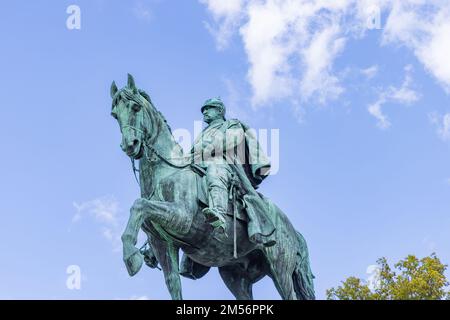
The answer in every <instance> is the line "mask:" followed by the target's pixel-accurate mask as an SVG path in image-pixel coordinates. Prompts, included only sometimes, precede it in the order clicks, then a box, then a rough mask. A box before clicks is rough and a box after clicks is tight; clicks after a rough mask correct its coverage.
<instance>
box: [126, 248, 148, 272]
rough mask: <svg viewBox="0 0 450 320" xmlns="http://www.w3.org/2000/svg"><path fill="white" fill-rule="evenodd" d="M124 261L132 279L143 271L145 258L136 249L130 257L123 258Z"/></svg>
mask: <svg viewBox="0 0 450 320" xmlns="http://www.w3.org/2000/svg"><path fill="white" fill-rule="evenodd" d="M123 261H124V262H125V266H126V267H127V271H128V274H129V275H130V277H132V276H134V275H135V274H136V273H138V272H139V270H141V267H142V264H143V263H144V256H143V255H142V254H141V253H140V252H139V250H137V249H136V251H135V252H133V253H132V254H131V255H130V256H128V257H126V258H123Z"/></svg>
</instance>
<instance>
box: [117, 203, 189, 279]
mask: <svg viewBox="0 0 450 320" xmlns="http://www.w3.org/2000/svg"><path fill="white" fill-rule="evenodd" d="M146 219H150V220H151V221H153V222H155V223H157V224H159V225H160V226H162V227H163V228H165V229H167V230H171V231H172V232H175V233H186V232H187V231H188V229H189V219H188V216H187V215H186V208H185V207H184V206H183V205H180V204H178V203H175V202H165V201H154V200H147V199H144V198H140V199H137V200H136V201H135V202H134V204H133V206H132V207H131V209H130V217H129V219H128V223H127V226H126V228H125V231H124V232H123V234H122V244H123V260H124V262H125V266H126V267H127V271H128V274H129V275H130V276H134V275H135V274H136V273H137V272H138V271H139V270H140V269H141V267H142V264H143V262H144V257H143V256H142V254H141V253H140V252H139V249H138V248H136V243H137V237H138V233H139V230H140V229H141V226H142V224H143V223H144V221H145V220H146Z"/></svg>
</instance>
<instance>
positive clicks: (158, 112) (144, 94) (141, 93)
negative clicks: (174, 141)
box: [139, 89, 172, 133]
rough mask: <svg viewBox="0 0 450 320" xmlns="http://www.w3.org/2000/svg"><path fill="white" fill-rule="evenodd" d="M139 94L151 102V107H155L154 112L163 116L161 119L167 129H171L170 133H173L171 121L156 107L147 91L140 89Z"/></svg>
mask: <svg viewBox="0 0 450 320" xmlns="http://www.w3.org/2000/svg"><path fill="white" fill-rule="evenodd" d="M139 94H140V95H141V96H142V97H143V98H144V99H145V100H146V101H147V102H148V103H149V104H150V106H151V108H152V109H153V111H154V112H156V114H157V115H158V116H159V117H160V118H161V121H162V122H163V123H164V125H165V126H166V127H167V129H168V130H169V132H170V133H172V129H171V128H170V125H169V123H168V122H167V120H166V118H165V117H164V115H163V114H162V113H161V111H159V110H157V109H156V108H155V106H154V105H153V102H152V99H150V96H149V95H148V93H147V92H145V91H144V90H141V89H139Z"/></svg>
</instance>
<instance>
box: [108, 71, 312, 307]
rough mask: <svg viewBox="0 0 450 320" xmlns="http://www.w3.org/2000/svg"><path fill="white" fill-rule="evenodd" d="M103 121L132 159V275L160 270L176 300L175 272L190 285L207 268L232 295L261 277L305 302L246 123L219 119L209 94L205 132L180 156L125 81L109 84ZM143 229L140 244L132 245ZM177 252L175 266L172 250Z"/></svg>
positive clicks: (306, 273)
mask: <svg viewBox="0 0 450 320" xmlns="http://www.w3.org/2000/svg"><path fill="white" fill-rule="evenodd" d="M111 97H112V99H113V101H112V109H111V115H112V116H113V117H114V118H116V119H117V122H118V124H119V127H120V130H121V133H122V141H121V148H122V150H123V151H124V152H125V153H126V155H127V156H129V157H130V158H131V159H132V162H133V169H134V161H135V160H139V185H140V189H141V197H140V198H138V199H137V200H136V201H135V202H134V204H133V206H132V207H131V209H130V217H129V220H128V223H127V226H126V228H125V231H124V233H123V235H122V242H123V259H124V262H125V265H126V268H127V271H128V273H129V274H130V275H131V276H133V275H135V274H136V273H137V272H138V271H139V270H140V268H141V266H142V264H143V263H144V262H145V264H146V265H148V266H149V267H151V268H156V267H158V265H159V266H160V267H161V269H162V271H163V273H164V277H165V280H166V285H167V288H168V290H169V292H170V294H171V296H172V298H173V299H182V288H181V281H180V275H181V276H185V277H188V278H191V279H199V278H201V277H202V276H203V275H205V274H206V273H207V272H208V271H209V269H210V268H211V267H218V269H219V273H220V275H221V277H222V279H223V281H224V283H225V284H226V286H227V287H228V288H229V289H230V291H231V292H232V293H233V295H234V296H235V297H236V298H237V299H252V298H253V294H252V285H253V284H254V283H255V282H257V281H258V280H260V279H261V278H263V277H264V276H270V277H271V278H272V279H273V281H274V284H275V287H276V288H277V290H278V292H279V293H280V295H281V297H282V298H283V299H314V286H313V278H314V277H313V275H312V272H311V269H310V264H309V254H308V249H307V246H306V241H305V239H304V238H303V236H302V235H301V234H300V233H299V232H297V231H296V230H295V229H294V227H293V226H292V224H291V223H290V221H289V219H288V218H287V216H286V215H285V214H284V213H283V212H282V211H281V210H280V209H279V208H278V207H277V206H276V205H275V204H274V203H272V202H271V201H270V199H268V198H267V197H265V196H263V195H262V194H260V193H258V192H257V191H256V188H257V187H258V185H259V184H260V183H262V182H263V181H264V179H265V178H266V177H267V176H268V173H269V170H270V162H269V161H268V159H267V157H266V156H265V154H264V152H263V151H262V149H261V148H260V146H259V144H258V142H257V140H256V138H255V135H254V134H253V132H252V130H250V129H249V128H248V126H247V125H246V124H244V123H242V122H241V121H239V120H237V119H227V118H226V107H225V104H224V103H223V101H222V100H220V99H219V98H212V99H208V100H207V101H206V102H205V103H203V105H202V106H201V108H200V111H201V112H202V114H203V117H204V121H205V122H206V123H207V126H206V128H205V129H204V130H203V131H202V133H201V134H200V136H199V137H198V138H197V139H196V140H195V142H194V145H193V147H192V149H191V152H190V154H188V155H185V154H183V150H182V148H181V147H180V146H179V145H178V144H177V143H176V141H175V140H174V138H173V136H172V133H171V130H170V127H169V125H168V124H167V122H166V120H165V118H164V116H163V115H162V114H161V113H160V112H159V111H158V110H157V109H156V108H155V106H154V105H153V103H152V101H151V99H150V97H149V95H148V94H147V93H146V92H144V91H143V90H140V89H138V88H137V86H136V84H135V82H134V79H133V77H132V76H131V75H128V83H127V85H126V86H125V87H123V88H122V89H120V90H119V89H118V88H117V86H116V84H115V83H114V82H113V84H112V85H111ZM140 230H143V231H144V232H145V233H146V234H147V236H148V241H147V243H146V244H145V245H144V246H143V247H142V248H141V249H138V248H137V247H136V245H137V235H138V233H139V231H140ZM180 250H181V251H182V253H183V256H182V259H181V263H180V261H179V252H180Z"/></svg>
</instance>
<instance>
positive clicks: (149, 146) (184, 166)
mask: <svg viewBox="0 0 450 320" xmlns="http://www.w3.org/2000/svg"><path fill="white" fill-rule="evenodd" d="M125 128H130V129H132V130H134V131H137V132H140V133H142V134H143V135H144V136H145V135H146V133H145V132H144V131H143V130H141V129H138V128H136V127H134V126H131V125H125V126H123V129H125ZM143 146H144V155H145V157H146V158H147V160H149V161H150V162H152V160H151V159H150V158H149V155H148V154H147V152H145V151H146V150H145V148H147V149H149V150H150V151H151V152H152V153H153V154H155V155H156V156H157V157H158V158H159V159H161V160H162V161H163V162H164V163H166V164H168V165H169V166H171V167H173V168H176V169H184V168H187V167H189V166H190V165H191V163H187V164H184V165H178V164H175V163H172V162H171V161H170V160H172V159H173V158H172V159H170V160H169V159H167V158H165V157H164V156H163V155H162V154H161V153H159V151H158V150H157V149H156V148H155V147H153V146H152V145H150V144H148V143H147V139H143ZM130 160H131V165H132V168H133V174H134V178H135V179H136V182H137V184H138V185H139V186H140V182H139V180H138V178H137V175H136V172H139V170H138V169H136V165H135V159H133V158H132V157H130Z"/></svg>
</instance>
